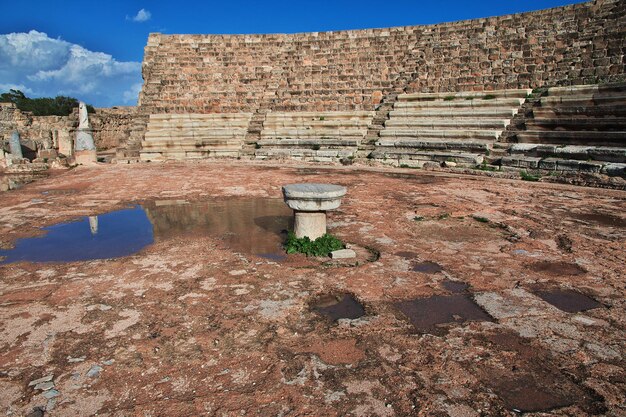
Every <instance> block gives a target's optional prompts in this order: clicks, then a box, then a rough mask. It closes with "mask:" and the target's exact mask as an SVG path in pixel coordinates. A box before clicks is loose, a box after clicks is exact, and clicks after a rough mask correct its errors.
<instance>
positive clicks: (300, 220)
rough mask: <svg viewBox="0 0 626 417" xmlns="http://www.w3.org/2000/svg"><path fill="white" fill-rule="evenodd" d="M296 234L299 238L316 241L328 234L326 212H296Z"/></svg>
mask: <svg viewBox="0 0 626 417" xmlns="http://www.w3.org/2000/svg"><path fill="white" fill-rule="evenodd" d="M294 233H295V234H296V237H297V238H303V237H305V236H308V237H309V239H311V240H315V239H317V238H318V237H321V236H324V235H325V234H326V212H325V211H294Z"/></svg>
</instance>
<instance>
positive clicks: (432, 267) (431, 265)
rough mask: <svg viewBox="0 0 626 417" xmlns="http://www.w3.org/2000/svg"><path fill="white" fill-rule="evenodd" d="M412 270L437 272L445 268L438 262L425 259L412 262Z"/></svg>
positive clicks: (425, 272)
mask: <svg viewBox="0 0 626 417" xmlns="http://www.w3.org/2000/svg"><path fill="white" fill-rule="evenodd" d="M411 271H413V272H421V273H423V274H436V273H437V272H441V271H443V268H442V267H441V265H439V264H438V263H436V262H430V261H425V262H417V263H414V264H412V265H411Z"/></svg>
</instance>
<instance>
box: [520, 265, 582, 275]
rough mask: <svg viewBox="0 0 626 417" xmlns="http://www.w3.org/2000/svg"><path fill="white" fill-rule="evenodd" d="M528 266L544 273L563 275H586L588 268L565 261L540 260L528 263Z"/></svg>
mask: <svg viewBox="0 0 626 417" xmlns="http://www.w3.org/2000/svg"><path fill="white" fill-rule="evenodd" d="M527 268H528V269H530V270H531V271H534V272H539V273H542V274H547V275H553V276H562V275H584V274H586V273H587V270H586V269H584V268H583V267H582V266H580V265H578V264H575V263H569V262H563V261H540V262H535V263H532V264H530V265H527Z"/></svg>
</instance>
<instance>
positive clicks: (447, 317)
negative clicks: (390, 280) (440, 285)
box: [395, 294, 493, 335]
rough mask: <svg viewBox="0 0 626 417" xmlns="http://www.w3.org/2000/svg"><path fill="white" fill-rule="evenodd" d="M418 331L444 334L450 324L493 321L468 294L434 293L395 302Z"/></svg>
mask: <svg viewBox="0 0 626 417" xmlns="http://www.w3.org/2000/svg"><path fill="white" fill-rule="evenodd" d="M395 307H396V308H397V309H398V310H399V311H400V312H401V313H402V314H404V315H405V316H406V317H407V318H408V320H409V321H410V322H411V324H412V325H413V327H414V328H415V330H416V331H417V332H418V333H430V334H434V335H444V334H445V333H446V332H447V329H448V328H449V327H451V325H452V324H458V323H463V322H466V321H493V320H492V318H491V317H490V316H489V315H488V314H487V313H485V312H484V311H483V310H482V309H481V308H480V307H479V306H478V305H477V304H476V303H474V301H473V300H472V298H471V297H470V296H469V295H464V294H453V295H434V296H432V297H428V298H417V299H414V300H409V301H401V302H398V303H395Z"/></svg>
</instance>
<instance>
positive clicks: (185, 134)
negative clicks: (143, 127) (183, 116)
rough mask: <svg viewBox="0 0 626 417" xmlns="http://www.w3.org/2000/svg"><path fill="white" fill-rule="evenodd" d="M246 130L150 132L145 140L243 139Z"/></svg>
mask: <svg viewBox="0 0 626 417" xmlns="http://www.w3.org/2000/svg"><path fill="white" fill-rule="evenodd" d="M246 133H247V131H246V130H236V131H233V130H231V129H220V130H201V129H198V130H193V129H186V130H156V131H153V130H149V131H147V132H146V135H145V140H160V139H172V140H175V139H180V140H184V139H197V138H202V139H204V138H241V137H244V136H245V135H246Z"/></svg>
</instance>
